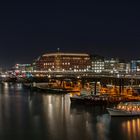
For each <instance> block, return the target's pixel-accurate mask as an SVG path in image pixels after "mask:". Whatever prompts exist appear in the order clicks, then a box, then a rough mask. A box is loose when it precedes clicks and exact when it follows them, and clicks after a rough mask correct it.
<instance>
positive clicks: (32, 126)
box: [0, 84, 140, 140]
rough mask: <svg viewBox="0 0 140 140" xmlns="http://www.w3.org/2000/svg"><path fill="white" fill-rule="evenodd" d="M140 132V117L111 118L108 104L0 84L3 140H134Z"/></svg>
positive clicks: (0, 125)
mask: <svg viewBox="0 0 140 140" xmlns="http://www.w3.org/2000/svg"><path fill="white" fill-rule="evenodd" d="M139 132H140V119H139V118H125V117H124V118H117V117H115V118H111V117H110V116H109V114H108V113H107V111H106V107H99V106H84V105H75V104H71V103H70V99H69V95H55V94H53V95H52V94H43V93H37V92H34V93H30V92H29V90H26V89H24V88H23V87H22V85H21V84H6V85H1V87H0V139H4V140H8V139H11V137H12V138H13V139H18V140H20V139H23V140H24V139H30V140H31V139H35V140H40V139H47V140H79V139H80V140H112V139H113V140H115V139H116V140H118V139H126V140H127V139H128V140H129V139H130V140H131V139H133V140H135V139H139V138H140V133H139Z"/></svg>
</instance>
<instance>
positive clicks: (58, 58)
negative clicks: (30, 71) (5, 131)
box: [34, 52, 91, 72]
mask: <svg viewBox="0 0 140 140" xmlns="http://www.w3.org/2000/svg"><path fill="white" fill-rule="evenodd" d="M34 65H35V69H36V70H41V71H74V72H77V71H89V69H90V68H91V61H90V56H89V54H86V53H61V52H56V53H46V54H44V55H42V56H40V57H39V58H38V59H37V60H36V61H35V62H34Z"/></svg>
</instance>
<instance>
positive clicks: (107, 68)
mask: <svg viewBox="0 0 140 140" xmlns="http://www.w3.org/2000/svg"><path fill="white" fill-rule="evenodd" d="M118 64H119V60H118V59H114V58H111V59H105V60H104V73H110V74H113V73H118V70H117V69H118Z"/></svg>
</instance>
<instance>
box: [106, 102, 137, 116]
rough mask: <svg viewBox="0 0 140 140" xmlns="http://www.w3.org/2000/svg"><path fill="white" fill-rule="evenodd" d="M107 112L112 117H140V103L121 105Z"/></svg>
mask: <svg viewBox="0 0 140 140" xmlns="http://www.w3.org/2000/svg"><path fill="white" fill-rule="evenodd" d="M107 110H108V112H109V114H110V115H111V116H140V102H124V103H119V104H118V105H117V106H116V107H113V108H107Z"/></svg>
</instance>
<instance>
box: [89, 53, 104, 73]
mask: <svg viewBox="0 0 140 140" xmlns="http://www.w3.org/2000/svg"><path fill="white" fill-rule="evenodd" d="M104 69H105V62H104V58H103V57H101V56H98V55H92V56H91V71H92V72H94V73H101V72H103V70H104Z"/></svg>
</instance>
